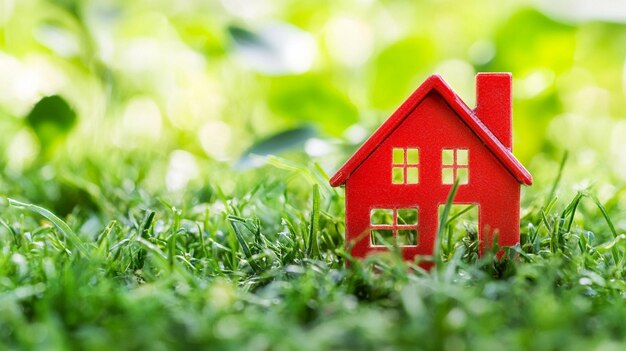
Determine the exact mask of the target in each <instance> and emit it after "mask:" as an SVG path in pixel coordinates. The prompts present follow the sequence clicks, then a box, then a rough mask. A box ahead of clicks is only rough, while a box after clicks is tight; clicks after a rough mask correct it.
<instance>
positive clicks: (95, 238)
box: [0, 155, 626, 350]
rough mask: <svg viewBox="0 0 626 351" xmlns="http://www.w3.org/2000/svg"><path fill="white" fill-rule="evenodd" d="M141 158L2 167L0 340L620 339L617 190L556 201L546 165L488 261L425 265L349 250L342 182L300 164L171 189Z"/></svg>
mask: <svg viewBox="0 0 626 351" xmlns="http://www.w3.org/2000/svg"><path fill="white" fill-rule="evenodd" d="M133 157H136V158H133ZM146 159H147V158H146V157H145V155H143V156H142V157H139V156H129V157H128V158H127V159H125V160H122V159H116V158H115V156H109V158H108V159H106V160H105V159H98V160H92V161H82V162H81V163H79V164H78V166H80V169H82V171H76V170H74V172H72V171H71V167H68V166H67V165H65V166H56V167H55V166H49V167H46V168H42V169H40V170H36V171H31V173H30V174H26V175H22V176H19V177H17V176H16V175H14V174H11V173H10V172H5V174H3V175H2V182H3V183H2V187H3V188H6V189H11V188H13V189H19V191H12V192H13V193H15V194H19V195H17V196H16V199H11V200H3V202H2V207H1V208H2V212H1V213H2V215H1V218H2V221H1V222H0V224H1V225H2V229H0V244H1V251H0V262H1V264H0V267H1V268H0V291H1V294H0V343H1V344H2V345H3V348H8V349H22V348H27V349H31V348H34V349H84V350H99V349H112V348H113V349H150V350H159V349H181V350H182V349H184V350H188V349H200V348H202V349H224V350H323V349H326V350H348V349H350V350H386V349H389V350H393V349H407V350H416V349H424V350H496V349H500V350H502V349H505V350H557V349H560V350H592V349H598V350H621V349H623V346H624V335H626V324H625V323H624V318H623V316H624V311H625V310H626V299H625V295H624V292H625V291H626V284H625V282H624V274H625V273H624V272H625V271H624V260H625V255H626V251H625V249H626V240H625V239H626V237H625V236H624V235H623V234H618V233H617V232H616V230H615V225H614V224H613V223H612V221H611V216H612V212H613V211H614V208H615V203H616V201H617V199H618V197H617V195H616V197H614V198H613V199H612V200H609V201H608V202H605V203H604V204H601V203H600V202H599V201H598V200H596V198H595V196H594V194H593V191H590V192H589V193H579V194H577V195H575V196H574V197H573V198H569V199H564V200H557V199H556V197H555V193H558V192H559V187H560V185H559V183H558V182H555V181H554V179H557V181H558V178H560V173H559V170H558V169H554V174H553V176H554V178H553V180H546V181H545V183H546V184H548V185H543V186H542V185H541V183H542V181H541V180H539V181H538V182H537V183H539V185H537V186H535V187H533V188H529V189H525V193H524V199H523V202H524V205H523V209H522V214H523V218H522V239H521V243H520V246H519V247H515V248H512V249H510V250H508V251H507V253H506V255H505V256H506V257H505V259H503V260H500V261H498V260H497V259H495V258H494V255H493V254H492V253H487V255H485V257H484V258H482V259H478V258H477V256H476V254H475V247H476V245H475V242H473V241H471V240H464V241H463V240H461V241H458V242H456V243H455V245H454V247H453V248H452V249H449V248H448V249H445V248H444V249H442V250H440V254H441V257H440V258H441V260H442V263H441V264H440V265H439V266H437V267H436V269H433V270H432V271H431V272H426V271H423V270H421V269H420V268H419V267H417V266H416V265H414V264H412V263H404V262H402V261H401V260H399V259H398V256H397V255H394V254H389V255H387V256H379V257H376V258H371V259H368V260H366V261H354V260H352V259H351V258H350V257H349V255H347V254H346V251H345V250H344V240H343V229H344V218H343V191H342V190H337V189H332V188H330V187H329V186H328V184H327V176H326V175H324V173H323V172H321V171H320V168H319V167H316V166H315V165H310V166H306V165H298V164H296V163H294V162H292V161H287V160H284V159H280V158H275V157H273V158H271V159H270V161H269V162H268V163H269V165H267V166H265V167H263V168H261V169H258V170H252V171H249V172H247V173H245V174H237V173H232V172H230V171H228V170H225V169H220V168H219V166H217V165H214V164H213V165H212V164H209V163H207V164H202V165H201V168H202V169H207V170H208V171H207V172H208V173H207V174H213V177H211V176H210V175H207V177H206V178H205V179H207V180H206V182H197V183H192V184H190V185H189V186H187V187H186V188H185V189H183V190H181V191H179V192H177V193H176V194H173V193H171V192H166V191H159V190H158V189H156V190H154V189H153V190H150V189H144V188H142V186H141V184H142V182H143V181H144V180H145V179H149V178H150V174H148V173H146V172H144V171H145V170H146V169H147V165H148V164H149V162H148V161H140V160H146ZM207 162H208V161H207ZM103 164H110V165H113V166H111V167H110V168H109V170H113V171H110V172H109V171H107V172H105V169H106V168H104V167H101V166H100V165H103ZM77 169H78V168H77ZM565 169H567V165H566V166H565ZM98 170H100V171H98ZM115 170H117V171H115ZM229 172H230V173H229ZM228 177H230V178H231V179H232V180H233V182H234V183H233V184H235V185H234V186H233V187H232V189H231V190H230V191H229V193H228V194H226V193H225V192H224V191H223V189H221V187H220V181H219V179H227V178H228ZM550 183H552V184H550ZM8 193H9V194H10V193H11V191H8ZM68 204H78V206H76V207H72V206H69V205H68ZM68 209H69V212H68ZM57 215H58V216H57ZM347 261H350V262H351V265H350V268H346V262H347Z"/></svg>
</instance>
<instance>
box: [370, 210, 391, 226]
mask: <svg viewBox="0 0 626 351" xmlns="http://www.w3.org/2000/svg"><path fill="white" fill-rule="evenodd" d="M370 223H371V224H385V225H393V210H388V209H381V208H374V209H372V211H370Z"/></svg>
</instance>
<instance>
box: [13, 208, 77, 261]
mask: <svg viewBox="0 0 626 351" xmlns="http://www.w3.org/2000/svg"><path fill="white" fill-rule="evenodd" d="M8 200H9V204H10V205H11V206H13V207H15V208H19V209H26V210H29V211H33V212H35V213H37V214H39V215H41V216H43V217H45V218H46V219H47V220H49V221H50V222H51V223H52V224H53V225H54V226H55V227H56V228H57V229H58V231H59V232H60V233H61V234H62V235H63V236H64V237H65V239H66V240H67V241H69V243H70V244H71V245H72V247H74V248H76V250H77V251H78V252H79V253H80V254H81V255H83V256H87V254H88V252H87V246H85V244H84V243H83V241H82V240H81V239H80V238H79V237H78V235H76V233H74V231H73V230H72V228H70V226H69V225H67V223H65V222H64V221H63V220H62V219H61V218H59V217H57V216H56V215H55V214H54V213H52V212H50V211H49V210H47V209H45V208H43V207H40V206H37V205H33V204H28V203H25V202H21V201H17V200H14V199H8Z"/></svg>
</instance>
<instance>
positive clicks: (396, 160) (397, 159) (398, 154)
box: [392, 149, 404, 165]
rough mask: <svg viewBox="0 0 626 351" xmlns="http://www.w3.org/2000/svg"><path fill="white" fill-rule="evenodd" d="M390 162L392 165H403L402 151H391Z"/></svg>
mask: <svg viewBox="0 0 626 351" xmlns="http://www.w3.org/2000/svg"><path fill="white" fill-rule="evenodd" d="M392 162H393V164H394V165H403V164H404V149H393V161H392Z"/></svg>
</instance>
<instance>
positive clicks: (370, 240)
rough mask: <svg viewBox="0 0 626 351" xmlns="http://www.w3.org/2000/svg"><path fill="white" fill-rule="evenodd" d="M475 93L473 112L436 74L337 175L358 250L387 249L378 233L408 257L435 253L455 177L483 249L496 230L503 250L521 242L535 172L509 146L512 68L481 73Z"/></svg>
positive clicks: (359, 253) (358, 253) (349, 235)
mask: <svg viewBox="0 0 626 351" xmlns="http://www.w3.org/2000/svg"><path fill="white" fill-rule="evenodd" d="M476 90H477V91H476V93H477V99H476V100H477V105H478V106H477V107H476V109H473V110H472V109H470V108H469V107H467V105H465V103H464V102H463V101H462V100H461V99H460V98H459V96H457V95H456V94H455V93H454V91H453V90H452V89H451V88H450V86H448V85H447V83H446V82H444V80H443V79H442V78H441V77H440V76H438V75H433V76H431V77H430V78H428V79H427V80H426V81H425V82H424V83H423V84H422V85H421V86H420V87H419V88H418V89H417V90H416V91H415V92H414V93H413V94H412V95H411V96H410V97H409V98H408V100H406V101H405V102H404V103H403V104H402V105H401V106H400V108H398V110H396V111H395V112H394V113H393V115H391V117H389V119H388V120H387V121H386V122H385V123H384V124H383V125H382V126H380V128H378V130H376V132H375V133H374V134H373V135H372V136H371V137H370V138H369V139H368V140H367V141H366V142H365V143H364V144H363V145H362V146H361V148H359V150H358V151H357V152H356V153H355V154H354V155H353V156H352V157H351V158H350V159H349V160H348V161H347V162H346V163H345V165H343V167H341V169H339V171H337V173H336V174H335V175H334V176H333V177H332V178H331V180H330V184H331V185H332V186H340V185H344V184H345V191H346V243H347V245H348V246H349V247H352V255H353V256H355V257H364V256H366V255H367V254H369V253H372V252H380V251H387V250H388V249H387V247H386V246H385V245H384V244H380V242H377V241H376V240H375V238H378V235H379V234H381V233H382V234H384V235H386V237H387V241H388V242H394V240H395V242H396V243H397V245H399V246H401V248H402V252H403V256H404V258H405V259H407V260H411V259H413V258H414V257H415V256H416V255H432V254H433V252H434V247H435V237H436V235H437V227H438V220H439V208H440V206H442V205H445V203H446V199H447V197H448V194H449V193H450V190H451V189H452V187H453V184H454V182H455V181H456V180H457V179H458V180H459V187H458V190H457V193H456V196H455V198H454V203H455V204H475V205H476V206H477V208H478V238H479V240H481V241H482V247H484V245H485V243H491V242H492V238H493V235H495V234H497V235H498V236H497V237H498V243H499V245H500V246H512V245H515V244H517V243H518V242H519V227H520V225H519V205H520V184H524V185H530V184H531V183H532V176H531V175H530V173H529V172H528V171H527V170H526V169H525V168H524V166H522V165H521V164H520V162H519V161H518V160H517V159H516V158H515V156H513V154H512V152H511V148H512V137H511V74H509V73H481V74H478V75H477V77H476ZM374 233H376V234H377V235H376V236H373V234H374ZM383 242H384V241H383Z"/></svg>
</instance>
